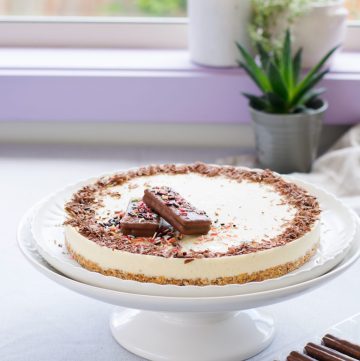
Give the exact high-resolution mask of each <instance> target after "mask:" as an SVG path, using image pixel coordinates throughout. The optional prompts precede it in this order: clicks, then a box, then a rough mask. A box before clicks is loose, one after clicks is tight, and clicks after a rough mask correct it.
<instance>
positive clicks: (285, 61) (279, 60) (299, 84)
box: [237, 31, 338, 114]
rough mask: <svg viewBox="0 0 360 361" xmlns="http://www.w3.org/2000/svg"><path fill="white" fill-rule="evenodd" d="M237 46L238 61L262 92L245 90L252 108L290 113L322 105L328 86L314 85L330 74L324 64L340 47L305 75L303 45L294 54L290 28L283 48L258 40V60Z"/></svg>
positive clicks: (329, 53)
mask: <svg viewBox="0 0 360 361" xmlns="http://www.w3.org/2000/svg"><path fill="white" fill-rule="evenodd" d="M237 47H238V49H239V51H240V53H241V55H242V59H243V60H242V61H240V62H239V65H240V66H241V67H243V69H244V70H245V71H246V73H247V74H248V75H249V76H250V77H251V79H252V80H253V81H254V83H255V84H256V85H257V86H258V87H259V89H260V90H261V92H262V94H261V95H254V94H249V93H243V95H244V96H245V97H246V98H247V99H249V103H250V105H251V106H252V107H253V108H255V109H258V110H262V111H264V112H268V113H275V114H291V113H299V112H307V111H310V110H311V109H317V108H318V107H319V106H321V99H320V98H319V96H320V95H321V94H323V93H324V91H325V89H324V88H320V89H314V88H315V86H316V85H317V84H318V83H319V82H320V81H321V80H322V79H323V77H324V76H325V75H326V74H327V72H328V70H322V68H323V66H324V64H325V63H326V62H327V60H328V59H329V58H330V57H331V56H332V55H333V53H334V52H335V51H336V49H337V48H338V47H335V48H333V49H331V50H330V51H329V52H328V53H327V54H325V56H324V57H323V58H322V59H321V60H320V61H319V63H318V64H317V65H316V66H314V67H313V68H312V69H311V70H310V71H309V72H308V73H307V74H306V75H305V76H304V77H303V78H301V63H302V49H299V50H298V51H297V52H296V54H295V55H294V57H293V56H292V46H291V34H290V31H287V32H286V35H285V38H284V42H283V45H282V47H281V50H278V49H275V50H274V49H270V50H268V48H267V47H264V46H263V45H261V44H259V43H258V44H257V46H256V48H257V51H258V56H259V59H260V61H259V62H258V63H257V62H256V61H255V59H254V58H253V57H252V56H251V55H250V53H249V52H248V51H247V50H246V49H245V48H244V47H243V46H241V45H240V44H237Z"/></svg>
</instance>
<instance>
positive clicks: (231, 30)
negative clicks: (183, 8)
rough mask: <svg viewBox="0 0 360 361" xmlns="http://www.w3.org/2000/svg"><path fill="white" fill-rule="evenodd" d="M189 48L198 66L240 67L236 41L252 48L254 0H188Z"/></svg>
mask: <svg viewBox="0 0 360 361" xmlns="http://www.w3.org/2000/svg"><path fill="white" fill-rule="evenodd" d="M188 14H189V49H190V57H191V60H192V61H193V62H195V63H197V64H201V65H207V66H217V67H231V66H236V65H237V62H236V60H237V59H239V52H238V50H237V48H236V46H235V42H236V41H237V42H239V43H241V44H242V45H244V46H245V47H247V48H249V44H250V41H249V36H248V33H247V28H248V24H249V19H250V14H251V3H250V0H188Z"/></svg>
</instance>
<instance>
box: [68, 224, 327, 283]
mask: <svg viewBox="0 0 360 361" xmlns="http://www.w3.org/2000/svg"><path fill="white" fill-rule="evenodd" d="M65 236H66V239H67V242H68V243H69V244H70V246H71V248H72V249H73V251H74V252H76V253H78V254H79V255H81V256H83V257H84V258H85V259H87V260H89V261H91V262H94V263H96V264H98V265H99V266H100V267H101V268H103V269H104V270H106V269H116V270H120V271H123V272H128V273H133V274H143V275H146V276H149V277H157V276H163V277H166V278H174V279H196V278H202V279H209V280H213V279H216V278H218V277H231V276H236V275H240V274H243V273H248V274H251V273H253V272H257V271H261V270H265V269H268V268H272V267H276V266H279V265H282V264H285V263H288V262H294V261H296V260H298V259H299V258H300V257H302V256H304V255H305V254H306V253H307V252H309V251H310V250H311V249H312V248H313V247H314V246H315V245H316V244H317V242H318V241H319V239H320V223H319V222H317V223H316V224H315V225H314V227H313V229H312V230H311V231H310V232H308V233H307V234H306V235H305V236H303V237H301V238H299V239H297V240H295V241H293V242H290V243H288V244H286V245H285V246H281V247H276V248H272V249H269V250H265V251H260V252H256V253H250V254H245V255H239V256H224V257H219V258H201V259H195V260H194V261H192V262H189V263H186V264H185V262H184V259H182V258H164V257H157V256H149V255H140V254H133V253H129V252H124V251H118V250H111V249H110V248H107V247H103V246H99V245H98V244H96V243H95V242H92V241H90V240H88V239H87V238H86V237H84V236H82V235H81V234H79V233H78V232H77V230H76V229H75V228H74V227H71V226H66V227H65Z"/></svg>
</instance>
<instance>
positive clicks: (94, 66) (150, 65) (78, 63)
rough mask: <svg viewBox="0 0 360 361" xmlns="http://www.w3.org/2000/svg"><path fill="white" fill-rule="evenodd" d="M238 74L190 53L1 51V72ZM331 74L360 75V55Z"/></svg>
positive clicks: (340, 60)
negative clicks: (198, 60) (195, 61)
mask: <svg viewBox="0 0 360 361" xmlns="http://www.w3.org/2000/svg"><path fill="white" fill-rule="evenodd" d="M17 70H19V71H24V70H29V71H30V70H36V71H49V70H53V71H62V70H77V71H89V70H93V71H194V72H209V71H211V72H222V71H228V72H231V71H239V69H237V68H211V67H202V66H198V65H195V64H193V63H192V62H191V61H190V57H189V53H188V51H187V50H156V49H151V50H139V49H50V48H41V49H37V48H2V49H0V71H2V72H5V71H11V72H12V71H17ZM331 71H332V73H359V74H360V52H342V53H339V54H337V55H336V56H335V58H334V62H333V64H332V67H331ZM20 74H21V73H20Z"/></svg>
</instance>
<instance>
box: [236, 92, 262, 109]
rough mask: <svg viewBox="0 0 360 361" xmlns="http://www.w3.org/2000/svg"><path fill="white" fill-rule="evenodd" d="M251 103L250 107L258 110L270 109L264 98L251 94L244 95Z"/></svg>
mask: <svg viewBox="0 0 360 361" xmlns="http://www.w3.org/2000/svg"><path fill="white" fill-rule="evenodd" d="M242 94H243V95H244V96H245V97H246V98H248V99H249V101H250V106H251V107H253V108H254V109H257V110H264V109H266V108H268V103H267V101H266V100H265V99H264V97H263V96H259V95H253V94H249V93H242Z"/></svg>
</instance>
